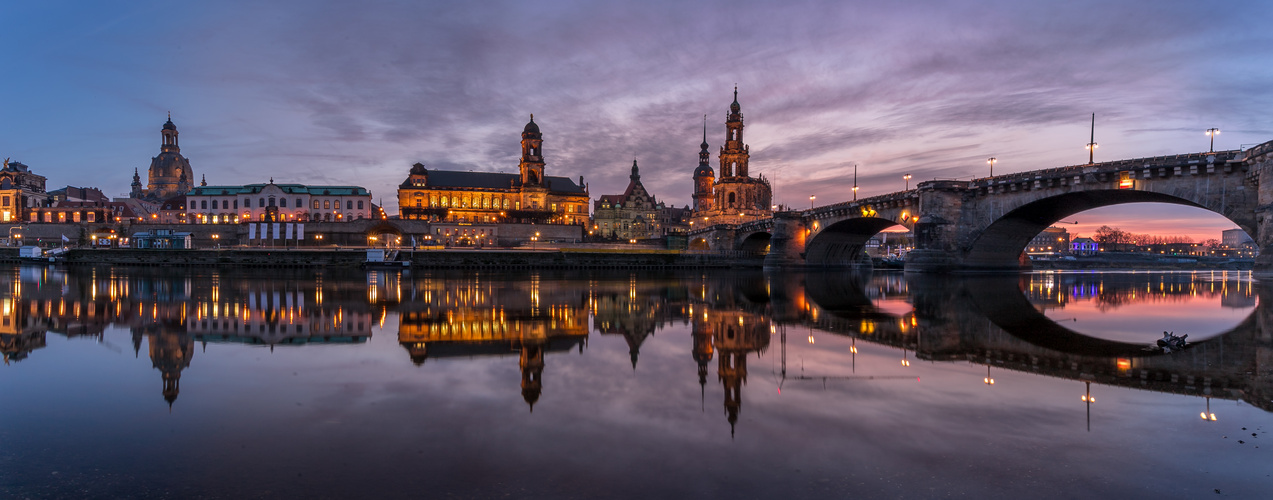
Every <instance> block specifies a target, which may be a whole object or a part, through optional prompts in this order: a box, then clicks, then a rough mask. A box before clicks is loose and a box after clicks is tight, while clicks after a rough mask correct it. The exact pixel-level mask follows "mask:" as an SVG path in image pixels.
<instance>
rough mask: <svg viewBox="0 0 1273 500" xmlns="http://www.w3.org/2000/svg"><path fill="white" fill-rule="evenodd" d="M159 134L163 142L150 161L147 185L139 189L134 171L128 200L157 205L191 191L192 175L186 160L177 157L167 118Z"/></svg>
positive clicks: (173, 133) (174, 135) (174, 132)
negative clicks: (157, 152) (138, 200)
mask: <svg viewBox="0 0 1273 500" xmlns="http://www.w3.org/2000/svg"><path fill="white" fill-rule="evenodd" d="M159 133H160V135H161V136H162V139H163V142H162V144H160V146H159V156H156V157H154V158H151V159H150V168H149V170H148V177H149V182H148V183H147V184H146V188H145V189H142V187H141V179H140V178H139V177H138V176H137V173H136V172H135V171H134V173H133V184H132V192H131V193H130V194H129V197H131V198H142V199H146V200H148V201H151V202H154V203H159V202H162V201H164V200H167V199H169V198H172V197H174V196H180V195H182V194H185V193H186V192H187V191H189V190H190V188H191V187H193V183H194V171H193V170H191V169H190V160H187V159H186V157H184V156H181V147H180V145H179V144H178V140H177V134H178V133H177V126H176V125H174V124H173V123H172V115H171V114H169V115H168V121H167V122H166V123H164V126H163V128H162V129H160V132H159Z"/></svg>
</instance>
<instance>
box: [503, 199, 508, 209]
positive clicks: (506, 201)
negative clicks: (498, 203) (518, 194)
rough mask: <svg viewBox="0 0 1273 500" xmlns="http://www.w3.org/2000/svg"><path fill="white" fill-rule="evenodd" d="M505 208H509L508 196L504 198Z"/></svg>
mask: <svg viewBox="0 0 1273 500" xmlns="http://www.w3.org/2000/svg"><path fill="white" fill-rule="evenodd" d="M504 209H505V210H508V198H504Z"/></svg>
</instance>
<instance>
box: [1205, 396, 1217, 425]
mask: <svg viewBox="0 0 1273 500" xmlns="http://www.w3.org/2000/svg"><path fill="white" fill-rule="evenodd" d="M1202 419H1203V420H1205V421H1207V422H1215V421H1216V414H1214V413H1211V396H1207V411H1204V412H1202Z"/></svg>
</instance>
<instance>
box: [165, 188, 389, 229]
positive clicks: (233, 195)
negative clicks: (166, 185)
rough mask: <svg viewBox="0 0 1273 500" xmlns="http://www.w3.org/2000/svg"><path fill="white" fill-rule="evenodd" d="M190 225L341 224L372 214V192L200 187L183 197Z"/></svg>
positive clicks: (351, 189) (338, 189)
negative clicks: (308, 222)
mask: <svg viewBox="0 0 1273 500" xmlns="http://www.w3.org/2000/svg"><path fill="white" fill-rule="evenodd" d="M185 200H186V204H187V205H188V206H189V209H188V210H187V212H188V213H189V217H187V220H188V222H190V223H192V224H236V223H239V222H248V221H268V222H279V221H285V222H291V221H299V222H306V221H323V222H342V221H351V220H358V219H369V218H371V217H372V214H374V213H375V212H374V207H373V206H372V204H371V193H370V192H369V191H367V189H366V188H362V187H359V186H306V185H303V184H275V183H274V179H270V182H269V183H268V184H246V185H243V186H199V187H196V188H194V189H192V190H190V192H189V193H188V194H186V196H185Z"/></svg>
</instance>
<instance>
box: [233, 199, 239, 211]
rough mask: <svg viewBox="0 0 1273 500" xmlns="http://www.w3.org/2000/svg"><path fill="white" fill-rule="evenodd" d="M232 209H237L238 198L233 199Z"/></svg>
mask: <svg viewBox="0 0 1273 500" xmlns="http://www.w3.org/2000/svg"><path fill="white" fill-rule="evenodd" d="M234 208H236V209H237V208H239V199H238V198H235V199H234Z"/></svg>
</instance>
